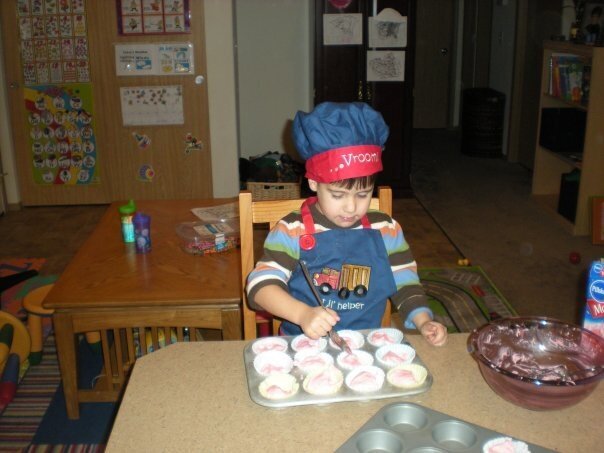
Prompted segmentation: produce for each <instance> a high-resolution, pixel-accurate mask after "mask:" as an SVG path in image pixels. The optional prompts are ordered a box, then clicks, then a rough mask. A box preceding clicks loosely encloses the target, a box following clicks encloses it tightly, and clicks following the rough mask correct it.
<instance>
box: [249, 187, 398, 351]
mask: <svg viewBox="0 0 604 453" xmlns="http://www.w3.org/2000/svg"><path fill="white" fill-rule="evenodd" d="M303 201H304V199H303V198H296V199H293V200H268V201H267V200H264V201H253V200H252V194H251V192H249V191H242V192H241V193H240V194H239V222H240V235H241V287H242V289H243V295H242V313H243V334H244V338H245V339H246V340H251V339H254V338H256V337H257V335H258V334H257V326H258V323H259V322H260V323H262V322H268V320H270V319H271V317H270V315H269V316H263V315H262V314H261V313H258V312H256V311H254V310H252V309H251V308H250V307H249V305H248V302H247V295H246V292H245V286H246V279H247V276H248V275H249V273H250V272H251V271H252V269H253V268H254V266H255V264H256V261H257V258H255V257H254V225H255V224H268V226H269V228H273V227H274V226H275V224H276V223H277V222H278V221H279V220H280V219H281V218H283V217H284V216H285V215H286V214H289V213H290V212H291V211H294V210H296V209H299V208H300V206H301V205H302V202H303ZM370 208H371V209H379V210H380V211H382V212H384V213H386V214H388V215H390V216H391V215H392V189H390V187H385V186H384V187H379V188H378V197H377V198H372V199H371V205H370ZM390 312H391V308H390V304H388V305H387V308H386V310H385V312H384V316H383V318H382V326H385V327H390ZM259 315H260V316H259ZM272 321H273V332H278V331H279V324H280V321H279V320H278V319H276V318H272Z"/></svg>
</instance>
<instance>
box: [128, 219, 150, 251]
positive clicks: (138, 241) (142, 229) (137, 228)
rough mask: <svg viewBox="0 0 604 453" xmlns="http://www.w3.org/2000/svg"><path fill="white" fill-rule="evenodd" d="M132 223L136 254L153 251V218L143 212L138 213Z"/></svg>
mask: <svg viewBox="0 0 604 453" xmlns="http://www.w3.org/2000/svg"><path fill="white" fill-rule="evenodd" d="M132 222H133V224H134V238H135V246H136V253H148V252H150V251H151V217H149V216H148V215H146V214H143V213H142V212H137V213H136V214H135V215H134V217H133V219H132Z"/></svg>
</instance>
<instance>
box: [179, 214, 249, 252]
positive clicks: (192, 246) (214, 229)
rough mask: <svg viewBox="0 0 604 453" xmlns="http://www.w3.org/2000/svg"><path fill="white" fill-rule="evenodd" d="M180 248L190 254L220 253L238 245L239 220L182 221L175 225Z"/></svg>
mask: <svg viewBox="0 0 604 453" xmlns="http://www.w3.org/2000/svg"><path fill="white" fill-rule="evenodd" d="M176 234H178V236H179V237H180V238H181V239H182V249H183V250H184V251H185V252H187V253H190V254H191V255H207V254H210V253H220V252H225V251H227V250H230V249H232V248H235V247H237V246H238V245H239V220H238V219H234V220H221V221H218V222H214V223H204V222H184V223H181V224H179V225H177V226H176Z"/></svg>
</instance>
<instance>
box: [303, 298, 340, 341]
mask: <svg viewBox="0 0 604 453" xmlns="http://www.w3.org/2000/svg"><path fill="white" fill-rule="evenodd" d="M306 308H307V310H305V311H304V312H303V314H302V317H301V318H300V323H299V325H300V327H301V328H302V331H303V332H304V334H305V335H306V336H307V337H309V338H312V339H313V340H317V339H319V338H321V337H324V336H325V335H327V332H329V331H330V330H331V329H332V328H333V326H335V325H336V324H337V322H338V321H339V320H340V317H339V316H338V314H337V313H336V312H335V311H333V310H332V309H330V308H326V309H323V307H308V306H306Z"/></svg>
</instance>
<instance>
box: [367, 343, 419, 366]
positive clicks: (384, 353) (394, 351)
mask: <svg viewBox="0 0 604 453" xmlns="http://www.w3.org/2000/svg"><path fill="white" fill-rule="evenodd" d="M375 356H376V357H377V360H378V362H379V363H380V364H382V365H383V366H385V367H387V368H392V367H395V366H397V365H401V364H403V363H411V362H413V359H414V358H415V349H413V348H412V347H411V346H409V345H407V344H387V345H385V346H382V347H381V348H379V349H378V350H377V351H375Z"/></svg>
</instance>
